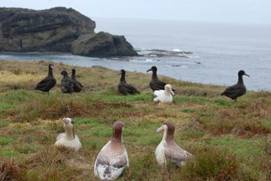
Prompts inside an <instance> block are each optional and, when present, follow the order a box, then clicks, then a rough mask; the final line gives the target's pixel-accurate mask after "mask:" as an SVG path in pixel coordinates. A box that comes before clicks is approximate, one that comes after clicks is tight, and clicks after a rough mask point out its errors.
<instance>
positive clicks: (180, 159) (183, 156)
mask: <svg viewBox="0 0 271 181" xmlns="http://www.w3.org/2000/svg"><path fill="white" fill-rule="evenodd" d="M162 130H163V131H164V134H163V138H162V141H161V142H160V144H159V145H158V146H157V147H156V150H155V157H156V161H157V163H158V164H159V165H160V166H166V164H167V162H168V161H169V162H173V163H175V164H176V165H177V166H178V167H179V166H182V165H184V164H185V161H186V160H187V159H189V158H190V157H192V154H191V153H189V152H187V151H185V150H184V149H182V148H181V147H180V146H178V145H177V144H176V143H175V141H174V131H175V127H174V125H173V124H171V123H165V124H163V125H162V126H161V127H160V128H158V129H157V132H161V131H162Z"/></svg>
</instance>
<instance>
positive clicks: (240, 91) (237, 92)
mask: <svg viewBox="0 0 271 181" xmlns="http://www.w3.org/2000/svg"><path fill="white" fill-rule="evenodd" d="M243 76H247V77H249V75H248V74H246V72H245V71H244V70H240V71H239V72H238V81H237V83H236V84H234V85H233V86H230V87H228V88H226V89H225V91H224V92H222V93H221V95H222V96H226V97H229V98H231V99H232V100H235V101H236V100H237V98H238V97H241V96H243V95H245V94H246V91H247V90H246V86H245V84H244V80H243Z"/></svg>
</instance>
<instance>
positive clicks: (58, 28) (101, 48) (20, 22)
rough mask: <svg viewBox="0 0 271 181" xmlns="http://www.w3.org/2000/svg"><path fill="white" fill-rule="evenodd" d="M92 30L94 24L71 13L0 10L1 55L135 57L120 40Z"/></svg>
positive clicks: (133, 52)
mask: <svg viewBox="0 0 271 181" xmlns="http://www.w3.org/2000/svg"><path fill="white" fill-rule="evenodd" d="M94 30H95V22H94V21H92V20H91V19H89V18H88V17H86V16H84V15H82V14H80V13H79V12H77V11H75V10H73V9H67V8H62V7H58V8H52V9H48V10H41V11H35V10H29V9H21V8H0V51H2V52H3V51H11V52H29V51H35V52H36V51H38V52H42V51H54V52H71V53H73V54H79V55H85V56H99V57H103V56H134V55H137V54H136V52H135V51H134V49H133V47H132V46H131V45H130V44H129V43H128V42H127V41H126V40H125V38H124V37H122V36H114V35H110V34H108V33H98V34H96V33H95V32H94ZM101 34H102V35H103V34H106V36H101ZM105 42H106V43H105ZM119 42H120V43H119Z"/></svg>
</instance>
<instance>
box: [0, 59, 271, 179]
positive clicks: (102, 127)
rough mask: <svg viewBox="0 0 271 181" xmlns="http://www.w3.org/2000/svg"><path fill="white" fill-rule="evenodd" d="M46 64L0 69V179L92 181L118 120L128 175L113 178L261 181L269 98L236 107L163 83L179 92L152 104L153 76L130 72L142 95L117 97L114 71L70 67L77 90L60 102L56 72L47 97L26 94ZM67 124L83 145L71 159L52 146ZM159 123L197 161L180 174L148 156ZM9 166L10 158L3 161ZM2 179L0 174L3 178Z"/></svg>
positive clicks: (260, 95)
mask: <svg viewBox="0 0 271 181" xmlns="http://www.w3.org/2000/svg"><path fill="white" fill-rule="evenodd" d="M47 65H48V62H45V61H40V62H36V63H32V62H23V63H22V62H8V61H1V65H0V168H1V169H0V180H1V179H2V178H4V179H6V180H12V179H13V180H14V179H17V180H20V179H21V180H30V181H31V180H33V181H34V180H35V181H36V180H56V181H57V180H95V179H94V175H93V165H94V161H95V157H96V155H97V154H98V152H99V150H100V149H101V148H102V146H103V145H104V144H105V143H106V142H107V141H108V140H109V138H110V137H111V134H112V128H111V126H112V124H113V122H114V121H115V120H122V121H123V122H125V129H124V141H125V144H126V146H127V149H128V153H129V159H130V168H129V169H128V170H127V171H126V172H125V173H124V175H123V177H122V178H121V179H120V180H155V181H160V180H161V181H162V180H184V181H186V180H187V181H188V180H196V181H197V180H198V181H201V180H268V179H269V178H271V177H270V173H271V164H270V163H271V162H270V160H271V159H270V158H271V151H270V150H271V146H270V145H271V142H270V140H271V139H270V134H271V133H270V131H271V122H270V121H271V119H270V118H271V93H270V92H248V94H247V95H245V96H243V97H242V98H241V99H240V100H239V101H238V102H233V101H231V100H229V99H226V98H224V97H221V96H219V95H220V92H221V91H222V90H223V89H224V87H220V86H212V85H202V84H194V83H189V82H182V81H177V80H174V79H170V78H167V77H162V76H161V79H163V80H165V81H167V82H170V83H171V84H172V85H173V86H174V88H175V89H176V92H177V95H176V96H175V102H174V104H172V105H157V104H154V103H153V102H152V93H151V91H150V89H149V88H148V82H149V79H150V75H144V74H141V73H131V72H129V73H128V78H127V79H128V81H129V83H131V84H133V85H135V86H136V87H138V89H139V90H141V94H140V95H135V96H121V95H119V94H118V93H117V89H116V86H117V84H118V81H119V75H118V72H115V71H112V70H109V69H106V68H102V67H93V68H81V67H77V72H78V79H79V80H80V81H81V82H82V83H83V84H84V87H85V89H84V91H83V92H81V93H78V94H72V95H62V94H61V92H60V89H59V83H60V80H61V76H60V72H61V70H62V69H66V70H68V72H70V70H71V67H70V66H67V65H64V64H56V65H55V70H54V73H55V76H56V78H57V86H56V87H55V88H54V89H53V90H52V91H51V92H50V94H46V93H41V92H38V91H35V90H33V88H34V87H35V85H36V83H37V82H38V81H39V80H40V79H41V78H43V77H44V76H46V74H47ZM66 116H69V117H73V118H74V120H75V129H76V134H78V135H79V137H80V139H81V142H82V145H83V148H82V149H81V150H80V151H79V152H78V153H73V152H71V151H69V150H65V149H64V150H63V149H56V148H54V147H53V146H52V145H53V144H54V142H55V138H56V136H57V134H59V133H61V132H63V131H64V130H63V127H62V126H63V125H62V124H63V123H62V118H63V117H66ZM165 121H171V122H173V123H174V124H175V125H176V133H175V137H176V142H177V143H178V144H180V145H181V146H182V147H183V148H184V149H186V150H188V151H190V152H191V153H192V154H193V155H194V158H193V159H191V160H190V161H189V162H187V164H186V165H185V166H184V167H182V168H176V167H175V166H174V165H170V164H169V165H168V167H167V169H161V168H159V167H158V166H157V164H156V161H155V158H154V150H155V148H156V146H157V145H158V144H159V142H160V140H161V137H162V135H161V134H158V133H156V131H155V130H156V129H157V128H158V127H160V125H161V124H162V123H163V122H165ZM10 159H12V160H13V161H10ZM3 175H4V176H3Z"/></svg>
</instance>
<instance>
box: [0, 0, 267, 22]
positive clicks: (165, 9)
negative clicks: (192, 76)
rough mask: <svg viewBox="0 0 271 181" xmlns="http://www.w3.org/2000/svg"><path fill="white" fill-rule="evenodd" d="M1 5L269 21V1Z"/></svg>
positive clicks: (20, 1) (25, 1)
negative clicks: (63, 7)
mask: <svg viewBox="0 0 271 181" xmlns="http://www.w3.org/2000/svg"><path fill="white" fill-rule="evenodd" d="M0 6H2V7H24V8H33V9H46V8H50V7H54V6H65V7H72V8H74V9H77V10H79V11H80V12H82V13H83V14H85V15H87V16H89V17H104V18H115V17H117V18H144V19H165V20H168V19H170V20H181V21H183V20H184V21H199V22H222V23H225V22H228V23H244V24H255V23H257V24H271V0H0Z"/></svg>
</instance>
